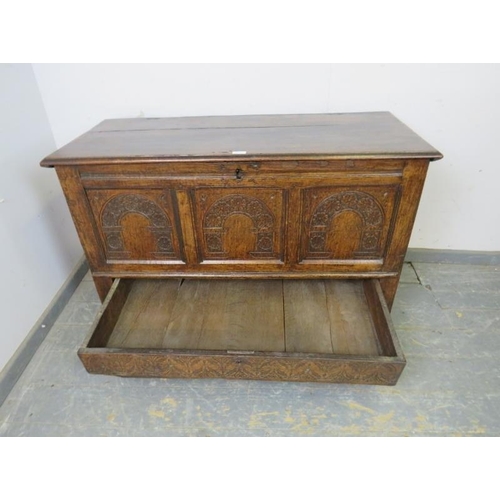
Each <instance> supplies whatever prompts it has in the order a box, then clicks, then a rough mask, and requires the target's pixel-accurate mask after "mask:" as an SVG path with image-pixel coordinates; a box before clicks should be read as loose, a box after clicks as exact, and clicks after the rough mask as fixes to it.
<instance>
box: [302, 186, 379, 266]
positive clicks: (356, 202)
mask: <svg viewBox="0 0 500 500" xmlns="http://www.w3.org/2000/svg"><path fill="white" fill-rule="evenodd" d="M346 211H350V212H354V213H356V214H357V215H358V216H359V217H360V218H361V220H362V222H363V230H362V234H361V241H360V245H359V248H358V250H357V252H356V256H365V257H366V256H371V255H377V254H378V253H379V250H380V249H379V245H380V240H381V236H382V229H383V225H384V219H385V217H384V211H383V209H382V207H381V206H380V204H379V203H378V201H377V200H376V199H375V198H374V197H373V196H371V195H370V194H368V193H364V192H362V191H347V192H343V193H336V194H333V195H331V196H329V197H328V198H326V199H325V200H323V201H322V202H321V203H320V204H319V205H318V206H317V207H316V209H315V211H314V213H313V215H312V218H311V224H310V227H309V245H308V252H309V255H310V256H311V257H331V256H330V255H329V254H328V252H327V249H326V242H327V231H328V229H329V227H330V224H331V222H332V220H333V219H334V218H335V217H336V216H337V215H339V214H340V213H342V212H346Z"/></svg>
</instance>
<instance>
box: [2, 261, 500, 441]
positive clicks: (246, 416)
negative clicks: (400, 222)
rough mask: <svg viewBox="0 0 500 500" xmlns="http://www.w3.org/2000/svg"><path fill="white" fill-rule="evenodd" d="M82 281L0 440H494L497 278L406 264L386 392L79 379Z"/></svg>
mask: <svg viewBox="0 0 500 500" xmlns="http://www.w3.org/2000/svg"><path fill="white" fill-rule="evenodd" d="M99 305H100V304H99V300H98V297H97V294H96V292H95V289H94V286H93V283H92V281H91V278H90V276H89V275H87V276H86V278H85V279H84V280H83V281H82V283H81V284H80V286H79V288H78V289H77V291H76V292H75V294H74V296H73V297H72V298H71V300H70V302H69V303H68V305H67V306H66V308H65V309H64V311H63V312H62V313H61V315H60V317H59V318H58V320H57V322H56V324H55V325H54V327H53V328H52V329H51V331H50V332H49V333H48V335H47V338H46V339H45V341H44V342H43V344H42V346H41V347H40V349H39V350H38V351H37V353H36V354H35V356H34V357H33V359H32V361H31V362H30V364H29V366H28V367H27V369H26V371H25V372H24V373H23V375H22V376H21V378H20V379H19V381H18V382H17V384H16V386H15V387H14V389H13V390H12V392H11V393H10V395H9V396H8V398H7V399H6V400H5V402H4V404H3V405H2V407H1V408H0V436H498V435H499V434H500V419H499V415H500V271H499V268H496V267H493V266H474V265H449V264H446V265H444V264H441V265H440V264H423V263H420V264H419V263H413V264H405V269H404V273H403V276H402V280H401V284H400V286H399V289H398V294H397V297H396V302H395V304H394V308H393V312H392V317H393V321H394V324H395V327H396V332H397V334H398V337H399V339H400V342H401V344H402V347H403V351H404V353H405V355H406V358H407V366H406V368H405V370H404V371H403V374H402V376H401V378H400V380H399V382H398V384H397V385H396V386H395V387H383V386H355V385H334V384H313V383H289V382H257V381H244V380H241V381H231V380H162V379H126V378H119V377H111V376H100V375H90V374H88V373H87V372H86V371H85V369H84V368H83V366H82V364H81V363H80V360H79V359H78V357H77V354H76V351H77V348H78V347H79V346H80V345H81V344H82V341H83V339H84V337H85V336H86V334H87V332H88V330H89V327H90V324H91V323H92V321H93V319H94V315H95V313H96V311H97V310H98V308H99Z"/></svg>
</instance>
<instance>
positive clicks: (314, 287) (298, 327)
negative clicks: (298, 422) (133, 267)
mask: <svg viewBox="0 0 500 500" xmlns="http://www.w3.org/2000/svg"><path fill="white" fill-rule="evenodd" d="M368 294H371V295H373V296H371V297H370V299H368ZM368 300H370V303H369V302H368ZM383 303H384V298H383V295H382V291H381V289H380V287H377V285H376V283H373V280H367V281H366V282H365V281H363V280H353V281H331V280H326V281H318V280H315V281H308V280H299V281H288V282H282V281H268V280H260V281H243V282H237V281H219V280H217V281H197V280H193V281H189V280H185V281H183V282H180V281H173V280H117V282H116V283H115V284H114V285H113V288H112V291H111V293H110V295H109V296H108V298H107V300H106V302H105V304H104V305H103V307H102V309H101V311H100V313H99V316H98V319H97V320H96V322H95V323H94V326H93V328H92V331H91V332H90V334H89V338H88V339H87V341H86V344H85V346H84V347H83V348H82V349H80V350H79V353H78V354H79V356H80V358H81V359H82V361H83V363H84V365H85V367H86V368H87V370H88V371H89V372H92V373H104V374H116V375H121V376H145V377H179V378H186V377H187V378H205V377H208V378H210V377H227V378H250V379H256V380H294V381H297V382H300V381H317V382H351V383H360V384H389V385H393V384H395V383H396V381H397V379H398V377H399V375H400V373H401V371H402V369H403V367H404V365H405V359H404V356H403V355H402V353H401V352H400V349H399V344H398V341H397V338H396V335H395V333H394V330H393V327H392V324H391V320H390V316H389V313H388V310H387V308H384V307H383V306H382V304H383ZM311 306H312V307H311ZM117 311H121V312H118V313H117ZM117 314H119V316H118V317H117ZM373 318H375V319H373Z"/></svg>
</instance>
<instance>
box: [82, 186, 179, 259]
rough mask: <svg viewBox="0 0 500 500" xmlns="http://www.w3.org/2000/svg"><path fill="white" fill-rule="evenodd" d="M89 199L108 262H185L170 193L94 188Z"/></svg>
mask: <svg viewBox="0 0 500 500" xmlns="http://www.w3.org/2000/svg"><path fill="white" fill-rule="evenodd" d="M87 196H88V199H89V201H90V205H91V207H92V211H93V213H94V218H95V221H96V224H97V227H98V229H99V232H100V234H101V238H102V243H103V246H104V251H105V254H106V258H107V259H108V260H134V261H151V260H153V261H154V260H161V261H164V260H181V255H180V251H179V240H178V237H177V232H176V230H175V225H174V212H173V206H172V195H171V192H170V191H168V190H160V189H158V190H150V189H148V190H132V189H119V190H118V189H112V190H107V189H91V190H87Z"/></svg>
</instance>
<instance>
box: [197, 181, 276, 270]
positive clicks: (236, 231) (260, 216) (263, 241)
mask: <svg viewBox="0 0 500 500" xmlns="http://www.w3.org/2000/svg"><path fill="white" fill-rule="evenodd" d="M195 204H196V225H197V234H198V241H199V246H200V248H201V254H202V259H203V260H251V261H256V260H276V259H280V260H282V259H283V257H282V249H283V229H282V224H283V192H282V191H281V190H277V189H252V188H241V189H224V188H217V189H198V190H196V191H195Z"/></svg>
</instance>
